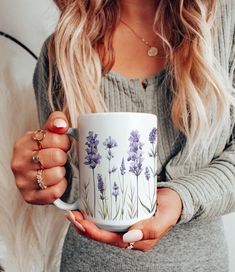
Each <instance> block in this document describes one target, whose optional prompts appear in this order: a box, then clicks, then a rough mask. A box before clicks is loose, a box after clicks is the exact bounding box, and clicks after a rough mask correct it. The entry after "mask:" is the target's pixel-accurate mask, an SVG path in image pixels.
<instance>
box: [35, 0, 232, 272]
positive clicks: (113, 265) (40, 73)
mask: <svg viewBox="0 0 235 272" xmlns="http://www.w3.org/2000/svg"><path fill="white" fill-rule="evenodd" d="M220 2H221V3H219V9H218V12H217V24H216V25H217V27H218V36H217V37H216V38H215V48H216V52H215V53H216V56H217V58H218V60H219V62H220V63H221V65H222V67H223V68H224V70H225V71H226V72H227V73H228V75H229V78H230V79H231V81H232V79H233V78H234V71H235V40H234V39H235V36H234V33H235V30H234V27H235V1H234V0H226V1H222V0H221V1H220ZM222 2H223V3H222ZM166 74H167V71H165V70H163V71H161V72H160V73H158V74H156V75H153V76H151V77H148V78H146V79H145V86H146V88H143V87H142V85H141V83H140V82H139V80H138V79H127V78H125V77H123V76H121V75H120V74H118V73H115V72H113V71H111V72H109V73H108V74H106V75H104V76H103V78H102V84H101V88H100V91H101V94H102V96H103V97H104V100H105V103H106V105H107V106H108V108H109V110H110V111H133V112H150V113H154V114H156V115H157V116H158V129H159V130H158V131H159V136H158V170H157V171H158V176H159V181H158V186H159V187H168V188H172V189H174V190H175V191H177V192H178V193H179V195H180V197H181V199H182V202H183V212H182V215H181V219H180V222H179V224H177V226H176V227H175V228H174V229H173V230H172V231H170V232H169V233H168V234H167V235H166V236H165V237H163V238H162V239H161V241H160V242H159V243H158V244H157V245H156V246H155V247H154V248H153V249H152V250H150V251H149V252H147V253H141V252H138V251H127V250H123V249H119V248H116V247H113V246H110V245H106V244H101V243H98V242H95V241H92V240H89V239H87V238H85V237H81V236H79V235H78V234H77V233H76V232H75V231H74V229H73V228H69V231H68V234H67V236H66V238H65V243H64V248H63V254H62V262H61V271H65V272H69V271H112V270H113V271H159V272H163V271H170V272H171V271H177V272H179V271H184V272H188V271H218V272H222V271H228V259H227V247H226V243H225V241H224V234H223V226H222V223H221V216H222V215H224V214H226V213H229V212H232V211H235V135H234V134H235V127H234V123H235V112H234V111H231V118H230V120H227V121H226V122H225V123H223V124H221V127H222V129H221V131H220V132H219V133H218V135H217V136H216V139H215V140H214V141H213V142H212V144H210V145H208V146H207V147H206V148H204V149H202V147H201V146H200V145H199V146H198V147H197V148H196V151H195V154H194V156H193V159H191V160H190V161H187V163H185V162H184V158H185V156H187V154H188V146H187V141H186V139H185V137H184V135H183V134H182V133H180V132H179V131H178V130H177V129H176V128H175V127H174V125H173V123H172V120H171V116H170V111H171V109H170V104H171V91H170V89H169V88H168V85H167V81H166ZM47 83H48V58H47V41H46V42H45V43H44V46H43V48H42V51H41V55H40V58H39V61H38V63H37V66H36V69H35V74H34V89H35V95H36V101H37V106H38V114H39V120H40V124H41V126H42V125H43V124H44V122H45V120H46V119H47V118H48V116H49V114H50V112H51V108H50V105H49V102H48V96H47ZM59 85H60V83H59V79H58V78H56V77H55V80H54V89H55V92H54V95H56V94H57V90H58V88H59ZM72 165H73V164H72ZM73 168H74V172H75V175H74V177H73V182H72V184H70V185H69V187H68V188H69V189H68V192H69V193H70V196H71V195H73V196H74V195H76V191H77V189H76V186H75V184H76V183H77V174H76V173H77V170H76V167H74V165H73ZM67 169H69V166H68V165H67ZM70 173H72V172H71V171H70V170H68V171H67V177H68V179H69V180H70V175H69V174H70ZM68 192H67V193H68ZM65 198H66V197H65ZM70 198H71V197H70Z"/></svg>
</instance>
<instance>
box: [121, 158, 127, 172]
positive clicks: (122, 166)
mask: <svg viewBox="0 0 235 272" xmlns="http://www.w3.org/2000/svg"><path fill="white" fill-rule="evenodd" d="M120 172H121V175H122V176H124V175H125V173H126V167H125V161H124V158H122V163H121V167H120Z"/></svg>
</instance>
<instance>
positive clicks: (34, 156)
mask: <svg viewBox="0 0 235 272" xmlns="http://www.w3.org/2000/svg"><path fill="white" fill-rule="evenodd" d="M32 161H33V163H39V164H40V165H41V161H40V157H39V152H38V151H36V152H35V154H34V155H33V156H32Z"/></svg>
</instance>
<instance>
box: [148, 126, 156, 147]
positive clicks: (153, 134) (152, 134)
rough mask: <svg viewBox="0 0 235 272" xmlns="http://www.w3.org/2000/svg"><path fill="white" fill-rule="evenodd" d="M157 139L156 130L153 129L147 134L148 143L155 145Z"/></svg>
mask: <svg viewBox="0 0 235 272" xmlns="http://www.w3.org/2000/svg"><path fill="white" fill-rule="evenodd" d="M156 139H157V129H156V128H153V129H152V130H151V132H150V133H149V141H150V143H151V144H155V142H156Z"/></svg>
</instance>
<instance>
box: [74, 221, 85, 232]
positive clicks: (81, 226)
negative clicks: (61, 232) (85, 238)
mask: <svg viewBox="0 0 235 272" xmlns="http://www.w3.org/2000/svg"><path fill="white" fill-rule="evenodd" d="M74 225H75V226H76V227H77V228H78V229H79V230H80V231H81V232H85V231H86V230H85V229H84V227H83V225H81V224H80V223H79V222H77V221H75V222H74Z"/></svg>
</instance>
